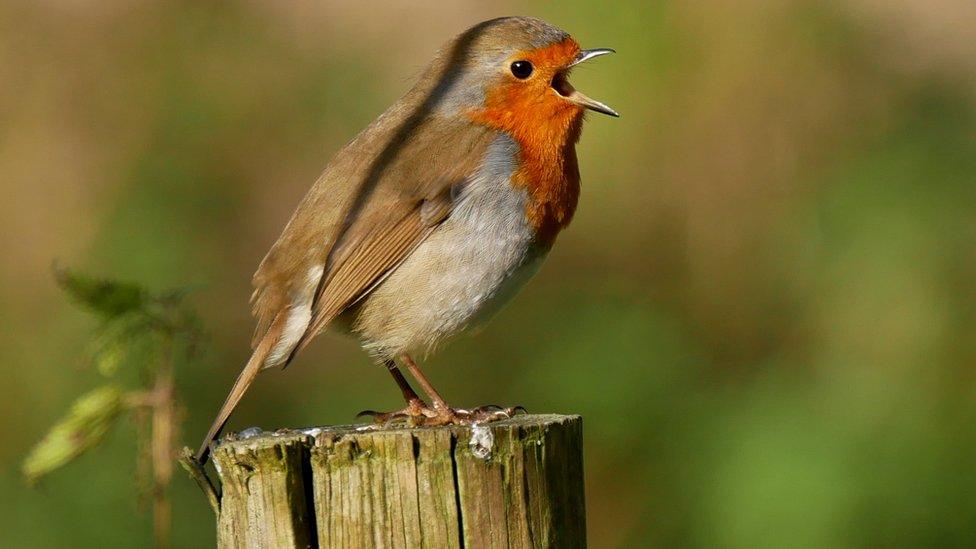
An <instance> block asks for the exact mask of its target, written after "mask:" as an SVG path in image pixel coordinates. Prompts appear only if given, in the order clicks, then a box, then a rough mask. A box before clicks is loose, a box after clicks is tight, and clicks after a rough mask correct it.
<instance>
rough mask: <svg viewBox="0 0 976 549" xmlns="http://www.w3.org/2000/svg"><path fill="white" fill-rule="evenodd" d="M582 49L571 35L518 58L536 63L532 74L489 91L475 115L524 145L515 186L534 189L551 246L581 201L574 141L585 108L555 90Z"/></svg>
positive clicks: (541, 229) (530, 209)
mask: <svg viewBox="0 0 976 549" xmlns="http://www.w3.org/2000/svg"><path fill="white" fill-rule="evenodd" d="M579 51H580V47H579V45H578V44H577V43H576V41H575V40H573V39H572V38H567V39H565V40H563V41H562V42H559V43H556V44H553V45H551V46H547V47H545V48H539V49H537V50H531V51H528V52H524V53H522V54H519V55H517V56H515V57H513V58H512V59H510V60H509V63H511V62H514V61H529V62H530V63H532V65H533V67H534V70H533V73H532V75H531V76H530V77H529V78H527V79H525V80H519V79H518V78H516V77H515V76H512V75H508V76H510V78H507V79H506V80H505V81H504V82H503V83H502V84H500V85H498V86H496V87H494V88H493V89H490V90H488V93H487V95H486V97H485V106H484V108H482V109H479V110H476V111H474V112H472V113H470V116H471V119H472V120H473V121H475V122H477V123H480V124H484V125H486V126H489V127H492V128H495V129H497V130H500V131H504V132H505V133H507V134H509V135H511V136H512V138H513V139H515V141H516V142H517V143H518V144H519V148H520V151H519V168H518V170H517V171H516V173H515V174H514V176H513V184H514V185H517V186H520V187H523V188H525V189H526V190H527V191H528V193H529V204H528V206H527V211H526V215H527V216H528V218H529V221H530V222H531V223H532V225H533V227H535V229H536V233H537V235H538V238H539V239H540V241H541V242H543V243H544V244H551V243H552V241H553V239H554V238H555V236H556V234H557V233H558V232H559V231H560V230H561V229H562V228H563V227H565V226H566V225H568V224H569V222H570V220H571V219H572V217H573V212H574V211H575V210H576V203H577V201H578V199H579V190H580V188H579V167H578V165H577V163H576V149H575V147H574V145H575V144H576V141H577V140H578V139H579V134H580V127H581V122H582V117H583V109H582V107H580V106H578V105H576V104H574V103H571V102H569V101H567V100H566V99H564V98H563V97H561V96H560V95H559V94H558V93H557V92H556V90H554V89H553V88H552V80H553V78H554V77H555V76H556V75H557V74H558V73H559V72H560V71H563V70H565V68H566V67H567V66H568V65H569V64H570V63H572V61H573V60H574V59H575V58H576V55H577V54H578V53H579Z"/></svg>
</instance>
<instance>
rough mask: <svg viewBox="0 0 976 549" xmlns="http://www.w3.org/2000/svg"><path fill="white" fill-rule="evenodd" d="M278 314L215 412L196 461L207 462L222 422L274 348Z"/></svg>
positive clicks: (277, 329) (279, 324)
mask: <svg viewBox="0 0 976 549" xmlns="http://www.w3.org/2000/svg"><path fill="white" fill-rule="evenodd" d="M281 318H282V317H281V316H279V317H278V318H276V319H275V321H274V322H272V323H271V326H270V328H269V329H268V331H267V332H266V333H265V334H264V337H263V338H261V342H260V343H258V345H257V346H256V347H255V348H254V352H253V353H252V354H251V358H250V359H249V360H248V361H247V364H246V365H245V366H244V369H243V370H241V373H240V374H239V375H238V376H237V381H235V382H234V386H233V387H231V390H230V393H229V394H228V395H227V398H226V399H225V400H224V404H223V406H221V407H220V411H219V412H218V413H217V417H216V418H215V419H214V422H213V424H212V425H211V426H210V430H209V431H208V432H207V436H206V437H205V438H204V439H203V444H201V445H200V449H199V450H197V454H196V456H195V459H196V461H197V462H198V463H199V464H201V465H203V464H205V463H206V462H207V457H208V456H209V454H210V443H212V442H213V441H214V439H216V438H217V437H218V436H219V435H220V431H221V430H223V428H224V424H226V423H227V419H228V418H230V415H231V413H232V412H233V411H234V408H236V407H237V403H238V402H240V401H241V398H242V397H243V396H244V393H245V392H247V389H248V387H250V386H251V383H252V382H253V381H254V378H256V377H257V375H258V374H259V373H261V370H262V368H263V366H264V363H265V360H267V358H268V354H270V353H271V350H272V349H273V348H274V345H275V343H277V342H278V338H279V337H280V335H281V324H282V323H281V322H280V319H281Z"/></svg>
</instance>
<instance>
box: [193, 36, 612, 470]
mask: <svg viewBox="0 0 976 549" xmlns="http://www.w3.org/2000/svg"><path fill="white" fill-rule="evenodd" d="M608 53H613V50H611V49H591V50H584V49H580V46H579V45H578V44H577V43H576V41H575V40H573V38H571V37H570V35H569V34H567V33H566V32H564V31H562V30H560V29H558V28H556V27H554V26H552V25H550V24H548V23H546V22H544V21H540V20H538V19H533V18H529V17H504V18H499V19H492V20H490V21H485V22H483V23H480V24H478V25H475V26H474V27H472V28H470V29H468V30H467V31H465V32H464V33H462V34H461V35H459V36H457V37H456V38H454V39H453V40H451V41H450V42H448V43H447V45H446V46H444V47H443V48H442V49H441V50H440V51H439V52H438V53H437V54H436V55H435V57H434V59H433V61H432V62H431V63H430V65H429V66H428V67H427V68H426V69H425V70H424V72H423V74H422V76H421V77H420V80H419V81H418V82H417V84H416V85H415V86H414V87H413V88H412V89H411V90H410V91H408V92H407V93H406V95H404V96H403V97H402V98H401V99H400V100H398V101H397V102H396V103H394V104H393V106H391V107H390V108H389V109H388V110H387V111H386V112H385V113H383V114H382V115H381V116H380V117H379V118H377V119H376V120H375V121H374V122H373V123H372V124H370V125H369V126H368V127H367V128H366V129H365V130H363V132H362V133H360V134H359V135H358V136H357V137H356V138H355V139H353V140H352V141H351V142H350V143H349V144H347V145H346V146H345V147H343V148H342V150H340V151H339V153H338V154H336V156H335V158H334V159H333V160H332V162H331V163H330V164H329V165H328V167H326V168H325V171H324V172H323V173H322V175H321V176H320V177H319V178H318V180H317V181H316V182H315V184H314V185H313V186H312V188H311V190H309V192H308V194H307V195H306V196H305V198H304V199H303V200H302V201H301V203H300V204H299V206H298V209H297V210H296V211H295V213H294V214H293V216H292V218H291V221H289V222H288V224H287V225H286V226H285V229H284V231H283V232H282V234H281V236H280V237H279V239H278V241H277V242H276V243H275V244H274V246H273V247H272V248H271V251H270V252H268V255H267V256H266V257H265V258H264V260H263V261H262V262H261V265H260V266H259V267H258V270H257V273H256V274H255V275H254V286H255V291H254V294H253V296H252V303H253V312H254V315H255V316H256V318H257V329H256V331H255V335H254V339H253V342H252V347H253V349H254V351H253V354H252V355H251V358H250V360H248V362H247V364H246V365H245V366H244V369H243V370H242V371H241V373H240V375H239V376H238V378H237V381H236V382H235V383H234V386H233V388H232V389H231V391H230V394H229V395H228V396H227V399H226V401H225V402H224V404H223V406H222V407H221V409H220V412H219V413H218V414H217V417H216V419H215V420H214V423H213V426H212V427H211V428H210V431H209V432H208V433H207V436H206V438H205V439H204V441H203V445H202V446H201V447H200V450H199V451H198V452H197V455H196V458H197V461H198V462H199V463H204V462H205V461H206V459H207V454H208V453H209V447H210V443H211V442H212V441H213V440H214V439H215V438H216V437H217V436H218V435H219V434H220V431H221V429H222V428H223V426H224V423H225V422H226V421H227V419H228V417H229V416H230V414H231V412H232V411H233V409H234V407H235V406H236V405H237V403H238V402H239V401H240V399H241V397H242V396H243V395H244V392H245V391H246V390H247V388H248V387H249V386H250V385H251V382H252V381H253V380H254V378H255V376H256V375H257V374H258V373H259V372H260V371H261V370H263V369H265V368H272V367H277V366H280V367H285V366H287V365H288V363H289V362H291V361H292V360H293V359H294V358H295V356H296V355H297V354H298V353H299V352H300V351H301V350H302V349H304V348H305V346H307V345H308V343H309V342H310V341H311V340H312V339H313V338H314V337H315V336H316V335H317V334H319V333H320V332H321V331H322V330H323V329H325V328H327V327H329V328H333V329H337V330H340V331H342V332H345V333H348V334H351V335H353V336H354V337H356V338H358V339H359V340H360V341H361V342H362V346H363V347H364V349H365V350H366V351H367V352H368V353H369V354H370V355H372V356H373V357H375V358H376V359H377V361H378V362H381V363H383V364H385V365H386V367H387V368H388V370H389V372H390V373H391V374H392V376H393V378H394V380H395V381H396V383H397V385H398V386H399V388H400V390H401V391H402V393H403V396H404V399H405V400H406V402H407V406H406V407H405V408H404V409H402V410H400V411H397V412H389V413H376V412H370V413H371V414H373V415H374V416H375V417H376V419H377V420H378V421H389V420H393V419H397V418H404V419H407V420H409V421H410V422H411V423H413V424H421V425H443V424H450V423H468V422H473V421H486V420H491V419H497V418H500V417H507V416H509V415H511V414H512V413H514V412H515V410H513V409H499V408H498V407H482V408H477V409H473V410H462V409H456V408H452V407H451V406H449V405H448V404H447V402H446V401H445V400H444V398H442V397H441V395H440V394H439V393H438V392H437V390H436V389H434V387H433V386H432V385H431V384H430V382H429V381H428V380H427V378H426V377H425V376H424V374H423V372H422V371H421V370H420V367H419V366H418V365H417V363H416V362H415V361H414V360H413V358H411V357H412V356H413V355H414V354H415V353H418V352H419V353H427V352H430V351H432V350H433V349H434V348H436V347H437V346H438V345H439V344H440V343H442V342H444V341H445V340H446V339H448V338H449V337H451V336H453V335H456V334H458V333H460V332H462V331H464V330H465V329H468V328H471V327H473V326H476V325H478V324H480V323H482V322H484V321H485V320H486V319H487V318H488V317H489V316H491V314H492V313H493V312H495V311H497V310H498V309H499V307H500V306H501V305H502V304H503V303H504V302H505V301H507V300H508V299H509V298H510V297H511V296H512V295H513V294H514V293H515V292H516V291H517V290H518V289H519V288H520V287H521V286H522V285H523V284H524V283H525V281H526V280H528V279H529V278H530V277H531V276H532V275H533V274H534V273H535V272H536V270H538V268H539V265H540V263H541V262H542V260H543V259H544V258H545V257H546V255H547V254H548V252H549V250H550V249H551V248H552V245H553V242H554V241H555V239H556V235H558V234H559V232H560V231H561V230H562V229H564V228H565V227H566V226H567V225H568V224H569V222H570V220H571V219H572V217H573V212H574V211H575V209H576V203H577V200H578V198H579V192H580V179H579V168H578V165H577V161H576V149H575V146H576V142H577V141H578V140H579V137H580V130H581V126H582V122H583V114H584V112H585V110H587V109H589V110H592V111H596V112H599V113H603V114H608V115H610V116H618V114H617V113H616V112H615V111H614V110H613V109H611V108H610V107H608V106H606V105H604V104H603V103H600V102H599V101H596V100H593V99H590V98H589V97H587V96H586V95H584V94H582V93H581V92H579V91H577V90H575V89H574V88H573V86H572V85H570V83H569V81H568V80H567V76H568V74H569V72H570V70H572V68H573V67H574V66H576V65H578V64H580V63H582V62H584V61H587V60H589V59H592V58H594V57H598V56H601V55H604V54H608ZM397 361H399V362H400V363H402V365H403V366H405V367H406V368H407V369H408V370H409V372H410V374H411V375H412V376H413V377H414V378H415V379H416V380H417V382H418V383H419V384H420V386H421V387H422V388H423V390H424V392H425V393H426V394H427V396H428V397H429V398H430V404H428V403H427V402H426V401H425V400H423V399H421V398H420V397H419V396H418V395H417V393H416V392H415V391H414V390H413V389H412V388H411V387H410V384H409V383H408V382H407V380H406V379H405V378H404V376H403V374H402V373H401V372H400V370H399V368H398V365H397Z"/></svg>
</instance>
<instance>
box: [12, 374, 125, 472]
mask: <svg viewBox="0 0 976 549" xmlns="http://www.w3.org/2000/svg"><path fill="white" fill-rule="evenodd" d="M122 404H123V401H122V391H120V390H119V388H118V387H116V386H114V385H107V386H105V387H101V388H99V389H94V390H92V391H90V392H88V393H86V394H84V395H82V396H81V398H79V399H78V401H77V402H75V403H74V404H73V405H72V406H71V411H69V412H68V415H67V416H65V417H64V418H63V419H61V420H60V421H59V422H58V423H56V424H55V425H54V427H52V428H51V430H50V431H49V432H48V433H47V434H46V435H44V438H43V439H41V441H40V442H38V443H37V446H35V447H34V449H33V450H31V452H30V454H28V456H27V457H26V458H25V459H24V466H23V473H24V476H25V477H27V480H29V481H30V482H36V481H37V480H39V479H40V478H41V477H42V476H44V475H46V474H48V473H50V472H52V471H54V470H56V469H60V468H61V467H63V466H65V465H66V464H67V463H68V462H70V461H71V460H73V459H74V458H76V457H78V456H80V455H81V454H82V453H84V452H86V451H88V450H90V449H91V448H94V447H95V446H97V445H98V444H99V443H100V442H102V439H104V438H105V435H106V434H108V431H109V429H111V428H112V426H113V425H114V424H115V420H116V419H117V418H118V416H119V412H121V411H122Z"/></svg>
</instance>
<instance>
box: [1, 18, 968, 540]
mask: <svg viewBox="0 0 976 549" xmlns="http://www.w3.org/2000/svg"><path fill="white" fill-rule="evenodd" d="M512 13H520V14H529V15H535V16H538V17H542V18H544V19H546V20H548V21H550V22H552V23H554V24H556V25H558V26H560V27H563V28H565V29H567V30H568V31H570V32H571V33H572V34H573V35H574V36H575V37H576V38H577V39H578V40H579V41H580V42H581V43H582V44H583V45H584V47H606V46H611V47H614V48H616V49H617V50H618V51H619V53H618V54H617V55H616V56H613V57H610V58H605V59H601V60H599V61H598V62H594V63H593V64H591V65H587V66H585V67H583V68H581V69H580V70H578V71H576V73H575V74H574V79H573V81H574V83H575V85H576V86H577V87H579V88H580V89H582V90H585V91H586V92H587V93H589V94H590V95H592V96H594V97H596V98H599V99H601V100H604V101H606V102H607V103H608V104H610V105H612V106H613V107H615V108H616V109H618V110H619V111H620V112H621V113H622V114H623V117H622V118H620V119H619V120H614V119H609V118H605V117H599V116H591V117H590V118H589V122H588V123H587V125H586V128H585V131H584V132H583V138H582V141H581V143H580V145H579V155H580V166H581V171H582V174H583V196H582V199H581V203H580V208H579V211H578V213H577V216H576V220H575V222H574V224H573V226H572V227H571V228H570V229H569V230H568V231H566V232H565V233H564V234H563V235H562V236H561V237H560V239H559V243H558V244H557V246H556V247H555V249H554V252H553V254H552V255H551V256H550V260H549V262H548V263H547V264H546V266H545V267H544V268H543V269H542V271H541V273H540V274H539V275H538V277H537V278H536V279H535V280H534V281H533V282H532V283H531V284H530V285H528V287H527V288H526V289H525V290H524V291H523V292H522V294H521V295H520V296H519V297H518V298H517V299H516V300H514V301H513V303H512V304H511V305H510V306H509V307H508V308H506V309H505V310H504V311H503V312H502V313H501V314H500V315H499V316H498V317H497V318H496V319H495V321H494V322H493V323H492V324H490V325H489V326H488V327H487V328H486V329H485V330H484V331H483V332H482V333H481V334H480V335H478V336H477V337H474V338H463V339H461V340H459V341H457V342H456V343H454V344H453V345H451V346H449V347H447V349H446V350H445V351H444V352H442V353H440V354H438V355H437V356H436V357H434V358H432V359H431V360H430V361H429V362H428V363H427V364H428V365H427V370H428V372H429V373H430V375H431V377H432V379H433V380H434V381H435V383H436V384H437V386H438V387H439V388H441V390H442V391H443V392H444V393H446V394H447V395H448V396H449V397H450V398H451V399H452V400H453V402H455V403H457V404H460V405H473V404H480V403H485V402H500V403H504V404H509V403H518V404H523V405H525V406H526V407H528V408H529V409H530V410H534V411H546V412H548V411H552V412H574V413H580V414H582V415H583V416H584V417H585V436H586V457H585V460H586V474H587V500H588V521H589V524H588V526H589V538H590V543H591V545H592V546H593V547H638V546H655V545H656V546H667V547H743V548H746V547H750V548H751V547H848V546H849V547H864V546H885V547H899V546H905V547H918V546H939V547H949V546H960V547H972V546H974V545H976V527H974V525H976V429H974V425H976V370H974V361H976V337H974V336H976V246H974V244H976V48H974V46H973V45H974V44H976V3H973V2H972V1H971V0H886V1H881V0H836V1H825V2H808V1H768V2H766V1H757V0H748V1H744V2H735V3H732V2H720V1H713V2H645V1H637V0H632V1H625V2H616V3H613V4H606V5H601V4H598V3H594V2H584V1H582V0H577V1H572V2H558V3H557V2H529V3H514V2H478V3H476V4H475V3H471V4H468V3H462V2H437V3H433V2H431V3H415V2H407V1H399V2H392V3H386V4H383V5H382V6H380V5H379V4H374V3H365V2H364V3H342V4H338V3H328V2H314V1H310V0H309V1H303V2H270V1H269V2H259V1H240V2H189V1H186V2H162V1H159V2H156V1H151V0H142V1H128V2H127V1H121V0H112V1H103V2H86V1H79V0H71V1H68V0H64V1H58V0H45V1H40V2H26V1H19V0H14V1H6V2H3V3H2V4H0V185H2V193H3V194H2V196H3V198H2V200H0V249H2V250H3V260H2V261H0V307H2V309H0V353H2V370H0V373H2V376H3V377H2V378H0V383H2V385H3V387H4V394H5V395H6V396H5V397H4V398H3V399H0V432H2V433H3V435H4V437H5V438H4V442H3V444H2V445H0V466H2V467H0V493H2V494H3V497H2V498H0V545H3V546H5V547H95V546H97V547H100V548H105V549H107V548H109V547H134V546H142V545H144V544H146V543H148V540H149V539H150V532H151V525H150V517H149V514H148V513H146V512H145V511H144V510H141V509H140V506H139V503H138V498H137V497H136V489H135V487H134V485H133V478H134V476H135V468H136V466H135V463H134V459H133V454H134V443H133V440H132V439H133V437H134V429H133V427H132V426H131V424H129V423H124V424H123V425H122V428H121V429H118V430H117V431H116V432H114V433H113V434H112V435H111V437H110V439H109V440H108V442H107V444H105V445H104V446H103V447H101V448H100V449H98V450H96V451H95V452H94V453H92V454H90V455H86V456H84V457H83V458H82V459H81V460H80V461H79V462H77V463H75V464H73V465H72V466H71V467H69V468H68V469H66V470H64V471H61V472H59V473H56V474H55V475H54V476H52V477H51V478H49V479H47V481H46V482H44V483H43V484H42V485H41V486H40V487H38V488H35V489H32V488H28V487H27V486H26V485H25V483H24V482H23V481H22V480H21V479H20V478H19V477H18V472H17V468H18V464H19V461H20V459H21V458H22V457H23V455H24V454H25V453H26V451H27V450H28V448H29V447H30V446H31V445H32V444H33V443H34V442H35V441H36V440H37V439H38V438H39V436H40V434H41V432H42V431H43V430H44V429H46V428H47V427H48V426H49V425H51V424H52V423H53V422H54V421H55V420H56V419H57V418H58V417H60V416H61V415H62V413H63V412H64V411H65V410H66V409H67V407H68V406H69V404H70V402H71V401H72V400H73V399H74V398H75V397H76V396H77V395H78V394H80V393H82V392H83V391H85V390H88V389H89V388H92V387H94V386H96V385H98V384H99V383H100V381H99V376H98V374H97V373H95V372H93V371H91V370H90V369H86V368H85V367H84V361H83V360H82V358H81V355H82V349H83V348H84V346H85V342H86V340H87V339H88V337H89V336H90V334H91V332H92V330H93V328H94V326H95V325H94V323H93V321H92V320H91V319H90V318H89V317H88V316H86V315H84V314H83V313H81V312H79V311H78V310H77V309H76V308H74V307H72V306H71V305H70V304H69V303H68V302H67V300H66V299H65V298H64V297H63V295H62V294H60V293H59V291H58V290H57V288H56V287H55V285H54V283H53V281H52V278H51V276H50V273H49V266H50V264H51V262H52V260H54V259H59V260H60V261H61V262H63V263H65V264H68V265H72V266H77V267H79V268H83V269H86V270H88V271H92V272H96V273H100V274H104V275H110V276H115V277H121V278H126V279H133V280H138V281H143V282H146V283H147V284H149V285H150V286H151V287H153V288H157V289H160V288H166V287H169V286H181V285H187V284H189V285H193V286H194V287H196V288H197V290H196V292H195V293H194V294H193V297H192V300H193V304H194V305H195V306H196V307H197V308H198V310H199V311H200V313H201V314H202V316H203V317H204V320H205V322H206V325H207V328H208V330H209V332H210V349H209V351H208V353H207V354H206V356H205V357H204V358H203V359H202V360H201V361H200V362H199V363H197V364H194V365H193V366H192V367H185V368H183V369H182V370H181V371H179V372H178V377H179V387H180V391H181V395H182V399H183V402H184V405H185V409H186V422H185V424H184V431H183V435H182V437H183V439H184V440H185V441H186V442H187V443H190V444H191V445H195V444H196V443H197V441H198V440H199V438H200V437H201V436H202V434H203V432H204V430H205V428H206V426H207V424H208V423H209V421H210V419H211V417H212V415H213V413H214V412H215V409H216V407H217V405H218V404H219V402H220V401H221V400H222V399H223V397H224V395H225V394H226V391H227V389H228V387H229V386H230V383H231V381H232V379H233V377H234V376H235V375H236V373H237V371H238V369H239V367H240V366H241V365H242V364H243V363H244V361H245V359H246V355H247V353H248V342H249V337H250V334H251V329H252V324H251V319H250V317H249V310H248V297H249V284H250V283H249V279H250V275H251V273H252V272H253V271H254V269H255V267H256V266H257V264H258V262H259V261H260V259H261V258H262V257H263V255H264V253H265V251H266V250H267V249H268V248H269V246H270V245H271V244H272V242H273V241H274V240H275V238H276V237H277V235H278V233H279V231H280V230H281V228H282V227H283V225H284V223H285V221H286V220H287V218H288V216H289V214H290V212H291V211H292V209H293V208H294V207H295V205H296V204H297V202H298V200H299V199H300V198H301V196H302V195H303V194H304V192H305V191H306V189H307V188H308V187H309V186H310V185H311V183H312V181H313V180H314V179H315V177H316V176H317V175H318V173H319V171H320V170H321V169H322V167H323V166H324V165H325V163H326V162H327V161H328V159H329V158H330V156H331V155H332V154H333V152H334V151H336V150H337V149H338V148H339V147H340V146H341V145H342V144H343V143H345V142H346V141H347V140H349V139H350V138H351V137H352V136H353V135H355V134H356V132H358V131H359V130H360V129H361V128H362V127H364V126H365V125H366V124H367V123H368V122H370V121H371V120H372V119H373V118H374V117H375V116H377V115H378V114H379V113H380V112H382V111H383V110H384V109H385V108H386V106H388V105H389V104H390V103H391V102H392V101H393V100H394V99H396V98H397V97H398V96H399V95H400V94H401V93H402V92H403V91H404V90H405V89H406V88H407V87H408V86H409V85H410V82H411V80H412V79H413V78H414V76H415V75H416V74H417V73H418V71H419V70H420V69H421V67H422V66H423V65H424V64H425V62H426V59H427V58H429V57H430V56H431V54H432V53H433V52H434V51H435V50H436V49H437V47H439V45H440V44H441V43H442V42H444V41H445V40H446V39H447V38H449V37H450V36H452V35H454V34H456V33H458V32H460V31H461V30H463V29H464V28H466V27H468V26H469V25H471V24H473V23H475V22H477V21H480V20H483V19H487V18H490V17H495V16H498V15H508V14H512ZM398 399H399V396H398V392H397V390H396V388H395V387H394V385H393V384H392V383H391V382H390V380H389V378H388V376H387V374H386V373H385V372H383V371H382V369H380V368H377V367H374V366H372V365H371V364H370V363H369V361H368V359H367V357H366V356H365V355H364V354H363V353H362V352H361V351H360V350H359V349H358V348H357V346H356V345H355V344H354V343H353V342H351V341H348V340H344V339H342V338H339V337H336V336H332V335H328V336H324V337H321V338H320V340H319V341H318V342H317V343H316V344H315V345H313V346H312V347H311V348H310V350H309V352H307V353H305V354H304V355H303V356H302V357H301V358H300V359H299V360H298V361H297V362H296V364H295V365H294V366H292V367H291V368H289V370H288V371H287V372H286V373H284V374H279V373H277V372H273V373H269V374H267V375H264V376H262V377H261V378H260V379H259V382H258V383H257V384H256V385H255V387H254V388H253V389H252V390H251V392H250V393H249V394H248V396H247V398H246V399H245V400H244V402H243V404H242V406H241V407H240V408H239V410H238V411H237V414H236V415H235V417H234V418H233V420H232V422H231V428H232V429H233V428H236V429H240V428H243V427H246V426H250V425H260V426H263V427H265V428H275V427H279V426H293V427H295V426H306V425H313V424H328V423H342V422H348V421H349V420H350V419H351V418H352V416H353V415H354V414H355V412H357V411H359V410H361V409H364V408H373V409H384V408H386V409H391V408H394V407H396V406H397V405H398V403H399V400H398ZM173 497H174V501H175V506H176V510H175V532H174V536H175V538H174V539H175V544H176V546H177V547H198V546H206V545H208V544H210V543H212V540H213V519H212V516H211V513H210V510H209V509H208V508H207V506H206V504H205V503H204V499H203V498H202V497H201V496H200V494H199V493H198V492H197V489H196V487H195V486H193V485H192V483H191V482H190V481H189V480H187V479H186V478H185V477H183V476H182V473H181V472H180V473H178V476H177V478H176V482H175V483H174V487H173Z"/></svg>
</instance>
